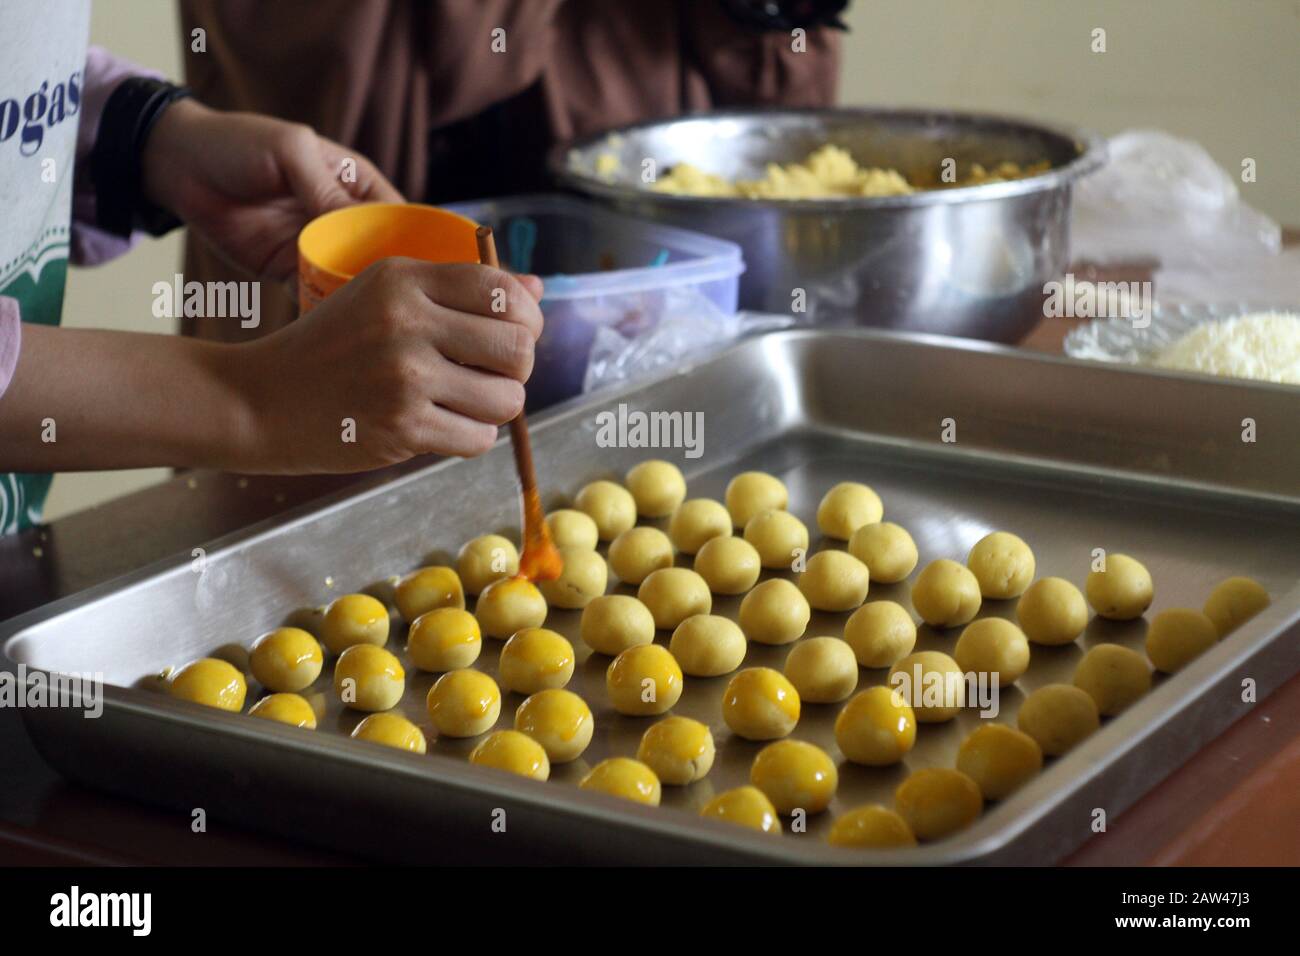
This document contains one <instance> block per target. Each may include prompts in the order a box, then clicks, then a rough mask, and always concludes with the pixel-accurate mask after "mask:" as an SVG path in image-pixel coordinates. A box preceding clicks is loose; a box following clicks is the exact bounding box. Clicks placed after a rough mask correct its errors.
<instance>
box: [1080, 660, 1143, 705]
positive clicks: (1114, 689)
mask: <svg viewBox="0 0 1300 956" xmlns="http://www.w3.org/2000/svg"><path fill="white" fill-rule="evenodd" d="M1074 686H1075V687H1078V688H1079V689H1080V690H1083V691H1085V692H1087V694H1088V696H1089V697H1091V698H1092V699H1093V701H1094V702H1095V703H1096V704H1097V710H1098V711H1100V712H1101V715H1102V716H1103V717H1114V716H1115V715H1116V714H1118V713H1119V712H1120V711H1122V710H1124V708H1126V707H1128V705H1129V704H1131V703H1133V702H1134V701H1135V700H1137V699H1138V698H1139V697H1141V696H1142V695H1143V694H1145V693H1146V692H1147V691H1149V690H1150V689H1151V666H1150V665H1149V664H1147V661H1146V658H1145V657H1143V656H1142V655H1141V654H1139V653H1138V652H1137V651H1131V650H1129V649H1128V648H1127V647H1123V646H1121V645H1119V644H1098V645H1097V646H1096V647H1094V648H1093V649H1092V650H1090V651H1089V652H1088V653H1087V654H1085V655H1084V656H1083V660H1081V661H1079V666H1078V667H1077V668H1076V669H1075V671H1074Z"/></svg>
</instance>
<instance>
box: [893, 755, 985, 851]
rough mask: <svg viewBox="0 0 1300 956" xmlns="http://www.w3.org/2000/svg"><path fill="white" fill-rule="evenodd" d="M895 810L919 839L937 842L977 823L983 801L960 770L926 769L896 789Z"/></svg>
mask: <svg viewBox="0 0 1300 956" xmlns="http://www.w3.org/2000/svg"><path fill="white" fill-rule="evenodd" d="M894 806H895V807H896V808H897V809H898V815H899V816H901V817H902V818H903V819H904V820H906V821H907V825H908V826H909V827H911V829H912V832H913V833H915V834H916V836H917V838H918V839H921V840H939V839H942V838H943V837H946V836H948V834H950V833H956V832H957V831H958V830H964V829H966V827H968V826H970V825H971V824H972V823H974V822H975V821H976V820H978V819H979V815H980V812H981V811H982V810H983V809H984V797H983V795H982V794H981V793H980V788H979V786H978V785H977V784H976V783H975V781H974V780H972V779H971V778H970V777H968V776H966V775H965V774H964V773H962V772H961V771H960V770H950V769H948V768H947V767H925V768H923V769H921V770H916V771H913V772H912V774H911V775H910V776H909V777H908V778H907V779H906V780H904V781H903V782H902V783H900V784H899V785H898V789H897V790H895V791H894Z"/></svg>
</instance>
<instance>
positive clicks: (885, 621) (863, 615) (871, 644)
mask: <svg viewBox="0 0 1300 956" xmlns="http://www.w3.org/2000/svg"><path fill="white" fill-rule="evenodd" d="M844 640H845V641H846V642H847V643H848V645H849V647H851V648H853V653H854V655H855V656H856V657H857V659H858V663H859V664H861V665H862V666H863V667H893V666H894V665H895V664H897V663H898V662H899V661H900V660H902V659H903V658H904V657H906V656H907V655H908V654H910V653H912V648H913V647H915V646H916V622H915V621H913V620H912V615H911V614H909V613H908V612H907V608H905V607H903V605H901V604H899V603H897V602H896V601H872V602H871V603H870V604H864V605H862V607H860V608H858V609H857V610H856V611H854V612H853V613H852V614H851V615H850V616H849V619H848V620H847V621H846V622H845V623H844Z"/></svg>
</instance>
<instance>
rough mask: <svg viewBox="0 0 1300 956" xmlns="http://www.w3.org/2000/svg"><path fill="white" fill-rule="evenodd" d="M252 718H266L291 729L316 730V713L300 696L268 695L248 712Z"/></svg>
mask: <svg viewBox="0 0 1300 956" xmlns="http://www.w3.org/2000/svg"><path fill="white" fill-rule="evenodd" d="M248 715H249V716H250V717H264V718H265V719H267V720H274V721H277V722H278V723H281V724H288V725H289V726H290V727H305V728H307V729H308V730H315V729H316V712H315V711H314V710H312V709H311V704H309V703H307V701H306V699H305V698H304V697H302V696H301V695H300V694H284V693H282V694H267V695H266V696H265V697H263V698H262V699H261V700H259V701H258V702H257V703H256V704H254V705H253V706H252V707H251V708H250V709H249V711H248Z"/></svg>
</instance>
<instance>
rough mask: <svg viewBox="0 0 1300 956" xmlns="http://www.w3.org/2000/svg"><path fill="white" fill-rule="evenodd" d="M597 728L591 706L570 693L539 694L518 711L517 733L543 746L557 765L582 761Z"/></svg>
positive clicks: (524, 703) (541, 692)
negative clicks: (579, 759) (580, 759)
mask: <svg viewBox="0 0 1300 956" xmlns="http://www.w3.org/2000/svg"><path fill="white" fill-rule="evenodd" d="M595 727H596V721H595V719H594V718H593V717H592V716H591V708H590V707H588V706H587V702H586V701H585V700H583V699H582V698H581V697H579V696H578V695H577V694H575V693H573V691H570V690H543V691H538V692H537V693H536V694H533V696H531V697H529V698H528V699H527V700H525V701H524V702H523V703H522V704H520V705H519V709H518V710H516V711H515V730H517V731H519V732H520V733H524V734H527V735H528V736H529V737H532V738H533V739H534V740H536V741H537V742H538V743H539V744H541V745H542V747H543V748H545V750H546V756H547V757H548V758H550V761H551V763H553V764H556V763H568V762H569V761H571V760H577V759H578V758H579V757H581V756H582V752H583V751H584V750H586V749H587V745H588V744H590V743H591V735H592V733H593V732H594V730H595Z"/></svg>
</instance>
